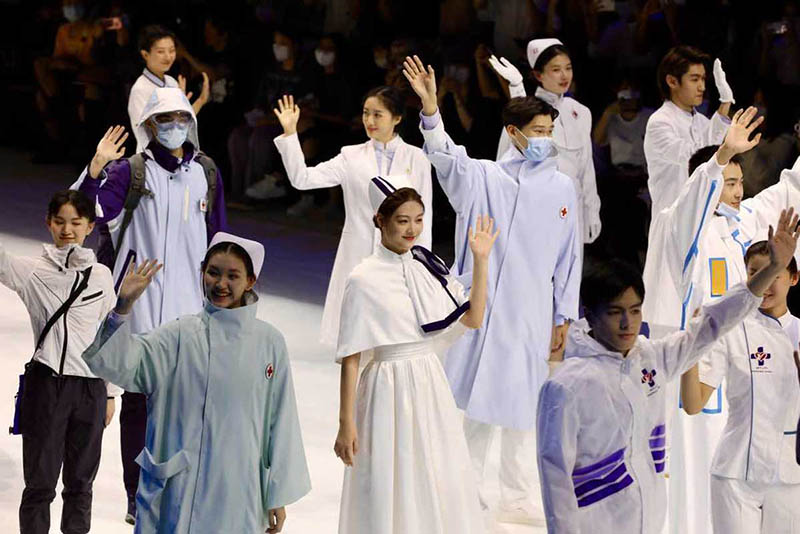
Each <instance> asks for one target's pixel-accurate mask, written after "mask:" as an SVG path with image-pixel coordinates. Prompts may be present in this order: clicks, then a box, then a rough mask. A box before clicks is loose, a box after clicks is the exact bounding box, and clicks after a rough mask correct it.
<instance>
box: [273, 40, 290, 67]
mask: <svg viewBox="0 0 800 534" xmlns="http://www.w3.org/2000/svg"><path fill="white" fill-rule="evenodd" d="M272 53H273V54H275V59H276V60H277V61H280V62H281V63H283V62H284V61H286V60H287V59H289V47H288V46H286V45H282V44H277V43H274V44H273V45H272Z"/></svg>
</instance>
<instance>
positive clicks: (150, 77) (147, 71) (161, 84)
mask: <svg viewBox="0 0 800 534" xmlns="http://www.w3.org/2000/svg"><path fill="white" fill-rule="evenodd" d="M142 76H144V77H145V78H147V79H148V80H150V82H151V83H152V84H153V85H155V86H157V87H166V86H167V80H166V78H165V79H163V80H162V79H161V78H159V77H158V76H156V75H155V74H153V72H152V71H151V70H150V69H148V68H147V67H145V68H144V72H142ZM164 76H165V77H166V74H165V75H164Z"/></svg>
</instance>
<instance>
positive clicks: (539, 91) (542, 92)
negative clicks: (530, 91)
mask: <svg viewBox="0 0 800 534" xmlns="http://www.w3.org/2000/svg"><path fill="white" fill-rule="evenodd" d="M535 95H536V98H539V99H541V100H544V101H545V102H547V103H548V104H550V105H551V106H553V107H554V108H558V106H560V105H561V102H562V101H563V100H564V95H559V94H556V93H553V92H551V91H548V90H547V89H545V88H544V87H542V86H541V85H540V86H539V87H537V88H536V93H535Z"/></svg>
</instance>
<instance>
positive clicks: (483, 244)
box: [469, 215, 500, 259]
mask: <svg viewBox="0 0 800 534" xmlns="http://www.w3.org/2000/svg"><path fill="white" fill-rule="evenodd" d="M493 229H494V219H492V218H491V217H489V216H488V215H479V216H478V218H477V219H476V221H475V231H474V232H473V230H472V227H470V229H469V249H470V250H471V251H472V256H473V257H475V258H481V259H486V258H488V257H489V253H490V252H491V251H492V246H494V242H495V241H496V240H497V236H498V235H500V230H497V231H495V232H494V233H492V230H493Z"/></svg>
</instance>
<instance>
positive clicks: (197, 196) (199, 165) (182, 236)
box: [72, 87, 226, 523]
mask: <svg viewBox="0 0 800 534" xmlns="http://www.w3.org/2000/svg"><path fill="white" fill-rule="evenodd" d="M135 128H136V133H137V134H140V135H143V136H145V137H146V139H147V142H146V148H145V150H144V151H143V152H141V153H138V154H136V155H134V156H131V157H130V158H123V157H122V156H123V155H124V153H125V150H124V146H123V145H124V142H125V139H127V136H128V134H127V133H126V132H125V129H124V128H123V127H122V126H115V127H112V128H109V129H108V131H107V132H106V134H105V135H104V136H103V138H102V139H101V140H100V142H99V143H98V145H97V152H96V153H95V155H94V157H93V158H92V161H91V163H90V164H89V165H88V166H87V167H86V169H85V170H84V171H83V173H82V174H81V176H80V178H79V179H78V181H77V182H76V183H75V184H73V186H72V188H73V189H78V190H80V191H82V192H83V193H84V194H86V195H87V196H88V197H89V199H90V200H92V201H93V202H94V203H95V210H96V212H97V224H100V225H107V229H108V232H107V233H106V236H107V239H108V240H109V241H110V243H111V244H112V245H113V254H112V256H113V259H111V260H109V262H108V263H109V264H111V266H112V272H113V275H114V281H115V288H116V287H119V284H120V282H121V280H122V278H123V277H124V275H125V273H126V271H127V269H128V267H129V265H131V264H132V263H135V262H137V261H139V262H141V260H142V259H144V258H163V261H164V262H165V264H166V263H167V262H169V263H168V264H169V269H165V270H163V271H161V272H159V273H158V274H157V275H156V276H155V279H154V280H153V284H152V286H151V287H150V289H149V290H148V291H147V293H146V294H145V295H144V296H143V297H142V298H141V299H139V300H138V301H137V302H136V304H135V305H134V306H133V309H132V310H131V316H130V325H131V330H132V332H133V333H141V332H149V331H151V330H153V329H155V328H157V327H159V326H161V325H162V324H164V323H166V322H168V321H171V320H173V319H175V318H177V317H179V316H181V315H187V314H192V313H197V312H199V311H200V310H201V309H202V308H203V294H202V284H201V283H200V282H201V280H200V271H199V270H198V269H197V266H198V265H200V262H201V261H202V260H203V258H204V257H205V253H206V248H207V246H208V243H209V241H210V239H211V238H212V237H213V236H214V234H215V233H216V232H217V231H220V230H224V229H225V226H226V215H225V201H224V199H223V186H222V178H221V177H220V174H219V172H218V171H216V172H214V171H213V169H214V167H215V165H214V164H213V161H211V160H210V158H208V156H205V155H203V154H202V153H200V152H199V151H198V150H197V147H196V146H195V145H194V144H193V143H192V142H191V141H190V139H192V138H193V135H192V134H193V132H196V130H197V119H196V118H195V113H194V110H193V109H192V105H191V104H190V103H189V100H187V98H186V96H185V95H184V94H183V91H181V90H180V89H179V88H171V87H165V88H156V89H154V90H153V92H152V94H151V96H150V99H149V100H148V102H147V104H146V105H145V107H144V110H143V112H142V114H141V117H140V119H139V121H138V123H137V124H136V125H135ZM142 160H143V163H142ZM137 161H138V162H139V164H137ZM140 165H141V167H140ZM210 169H211V172H210ZM137 171H140V172H141V174H143V176H142V177H141V178H137V177H136V175H137ZM214 174H215V176H214ZM137 189H138V190H139V192H138V194H137V196H138V197H139V202H138V205H137V206H135V207H132V206H131V202H130V199H131V196H132V195H131V193H132V192H134V193H135V192H136V190H137ZM100 248H101V250H102V248H103V247H102V237H101V247H100ZM98 256H100V251H98ZM146 413H147V409H146V401H145V397H144V395H141V394H137V393H130V392H126V393H125V394H124V395H123V397H122V409H121V412H120V426H121V434H122V464H123V479H124V482H125V489H126V491H127V494H128V515H127V517H126V520H127V521H128V522H131V523H132V522H133V521H134V518H135V505H134V496H135V494H136V486H137V482H138V480H139V468H138V466H137V465H136V464H135V463H134V459H135V458H136V456H137V455H138V454H139V452H140V451H141V450H142V447H143V446H144V437H145V426H146Z"/></svg>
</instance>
